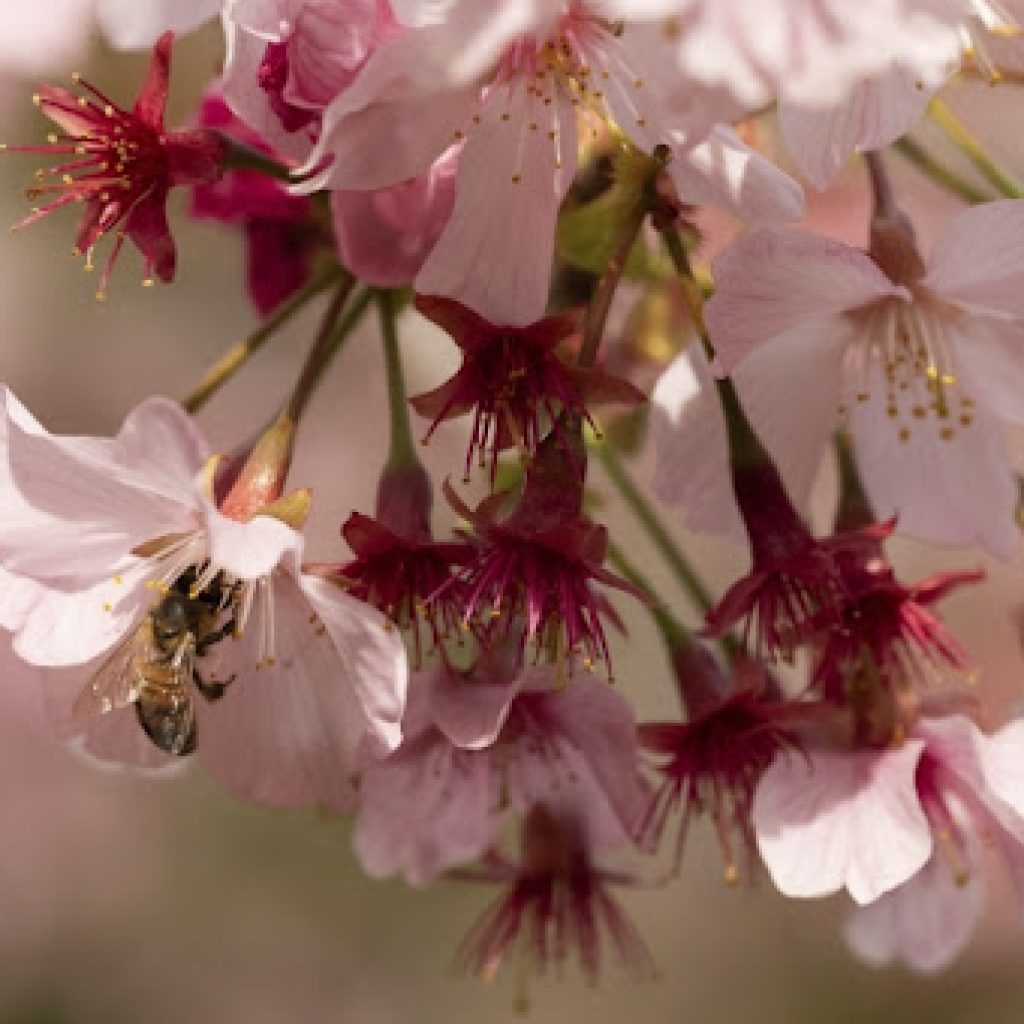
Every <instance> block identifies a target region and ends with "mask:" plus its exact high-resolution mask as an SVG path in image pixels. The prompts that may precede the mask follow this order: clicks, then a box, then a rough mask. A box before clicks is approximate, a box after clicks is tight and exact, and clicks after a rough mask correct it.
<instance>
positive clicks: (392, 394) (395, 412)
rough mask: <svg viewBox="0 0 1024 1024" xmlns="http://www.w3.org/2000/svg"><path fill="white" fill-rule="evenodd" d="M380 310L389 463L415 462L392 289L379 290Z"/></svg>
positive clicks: (398, 464)
mask: <svg viewBox="0 0 1024 1024" xmlns="http://www.w3.org/2000/svg"><path fill="white" fill-rule="evenodd" d="M377 306H378V309H379V311H380V326H381V337H382V339H383V342H384V366H385V369H386V371H387V383H388V409H389V411H390V413H391V447H390V449H389V452H388V464H389V465H390V466H393V467H397V466H413V465H416V464H417V463H418V462H419V459H418V458H417V456H416V445H415V443H414V442H413V439H412V426H411V424H410V422H409V403H408V398H407V396H406V390H405V375H404V373H403V372H402V353H401V350H400V349H399V347H398V327H397V317H396V309H395V295H394V293H393V292H391V291H385V290H382V291H379V292H377Z"/></svg>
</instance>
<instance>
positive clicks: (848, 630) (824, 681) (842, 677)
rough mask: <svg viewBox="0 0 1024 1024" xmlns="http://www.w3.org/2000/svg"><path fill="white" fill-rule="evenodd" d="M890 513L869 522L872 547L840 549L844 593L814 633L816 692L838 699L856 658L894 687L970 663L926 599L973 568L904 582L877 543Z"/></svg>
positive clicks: (886, 532) (939, 595) (967, 578)
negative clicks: (830, 619)
mask: <svg viewBox="0 0 1024 1024" xmlns="http://www.w3.org/2000/svg"><path fill="white" fill-rule="evenodd" d="M895 528H896V523H895V521H892V520H890V521H889V522H888V523H879V524H877V525H876V526H875V527H873V528H872V532H873V534H874V536H875V537H876V539H877V547H876V550H874V551H871V550H868V551H860V552H855V553H845V554H841V555H840V556H839V558H838V565H839V571H840V574H841V576H842V580H843V590H844V592H845V596H844V598H843V600H842V601H841V603H840V606H839V608H840V615H839V619H838V621H836V622H834V623H832V624H831V625H830V626H829V627H828V629H827V630H826V631H825V632H824V633H823V634H822V635H821V636H820V637H819V638H818V641H817V650H816V665H815V669H814V676H813V678H814V684H815V685H816V686H818V687H820V689H821V691H822V693H823V695H824V696H825V697H827V698H831V699H833V700H837V699H841V698H842V696H843V693H844V691H845V688H846V684H847V682H848V681H849V679H850V676H851V674H856V673H857V671H858V669H859V667H860V666H862V665H863V659H864V657H865V656H868V657H869V658H870V660H871V670H872V671H877V672H878V674H879V676H880V678H881V679H882V680H884V681H885V682H886V684H887V685H889V686H891V687H893V688H897V689H898V688H900V687H902V686H904V685H906V684H907V683H909V684H918V685H920V684H922V683H925V682H927V681H929V680H931V679H933V678H935V677H939V678H941V677H942V675H943V673H944V672H945V671H946V670H948V671H950V672H952V673H953V674H954V675H956V676H959V677H963V676H966V675H967V674H968V673H969V671H970V667H971V664H970V659H969V657H968V654H967V652H966V650H964V648H963V646H962V645H961V644H960V643H959V641H958V640H957V639H956V637H954V636H953V635H952V634H951V633H950V632H949V630H948V629H947V628H946V627H945V625H943V623H942V620H941V619H939V618H938V617H937V616H936V615H934V614H933V613H932V612H931V611H930V610H929V606H930V605H933V604H935V603H936V602H938V601H941V600H942V599H943V598H945V597H946V596H948V595H949V593H950V592H951V591H953V590H955V589H956V588H957V587H961V586H965V585H967V584H971V583H979V582H980V581H981V580H982V579H984V577H985V574H984V572H982V571H980V570H975V571H960V572H946V573H937V574H936V575H934V576H932V577H930V578H928V579H924V580H919V581H918V582H916V583H911V584H904V583H901V582H900V581H899V580H898V579H897V577H896V573H895V570H894V569H893V567H892V565H891V564H890V563H889V561H888V559H887V558H886V557H885V554H884V552H883V550H882V544H883V543H884V542H885V541H886V540H887V539H888V538H889V536H890V535H891V534H892V531H893V530H894V529H895Z"/></svg>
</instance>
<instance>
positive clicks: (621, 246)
mask: <svg viewBox="0 0 1024 1024" xmlns="http://www.w3.org/2000/svg"><path fill="white" fill-rule="evenodd" d="M646 216H647V205H646V204H645V203H640V204H638V205H637V207H636V209H635V210H634V211H633V216H631V217H630V218H629V220H628V221H627V222H626V225H625V227H624V229H623V232H622V236H621V238H620V239H619V242H618V245H617V246H616V247H615V252H614V253H613V254H612V258H611V261H610V262H609V264H608V266H607V267H606V268H605V271H604V273H603V274H602V275H601V280H600V281H599V282H598V284H597V288H596V289H595V290H594V295H593V297H592V298H591V300H590V305H588V306H587V315H586V317H585V318H584V321H583V342H582V344H581V346H580V354H579V365H580V366H593V365H594V362H595V361H596V360H597V350H598V348H599V347H600V345H601V339H602V338H603V337H604V328H605V324H607V322H608V311H609V310H610V309H611V306H612V299H613V298H614V297H615V292H616V290H617V289H618V287H619V282H620V281H621V280H622V274H623V271H625V269H626V263H627V262H628V261H629V254H630V253H631V252H632V251H633V246H634V245H635V244H636V239H637V236H638V235H639V234H640V229H641V228H642V227H643V223H644V219H645V218H646Z"/></svg>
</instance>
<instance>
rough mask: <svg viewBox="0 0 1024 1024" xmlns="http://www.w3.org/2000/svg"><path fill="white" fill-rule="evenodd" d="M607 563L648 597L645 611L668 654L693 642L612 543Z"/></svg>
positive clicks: (646, 580)
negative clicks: (652, 621)
mask: <svg viewBox="0 0 1024 1024" xmlns="http://www.w3.org/2000/svg"><path fill="white" fill-rule="evenodd" d="M608 561H609V562H611V564H612V565H613V566H615V568H616V569H617V570H618V571H619V573H620V575H622V576H624V577H625V578H626V579H627V580H629V582H630V583H632V584H633V585H634V586H635V587H639V589H640V590H642V591H643V592H644V593H645V594H647V595H648V597H650V599H651V601H650V604H649V605H648V606H647V609H648V611H649V612H650V613H651V618H652V619H654V624H655V625H656V626H657V627H658V632H659V633H660V634H661V638H662V640H664V642H665V646H666V647H667V648H668V650H669V652H670V653H673V652H675V651H679V650H683V649H684V648H686V647H688V646H689V645H690V644H691V643H692V642H693V636H692V634H691V633H690V631H689V630H688V629H687V628H686V627H685V626H684V625H683V624H682V623H681V622H680V621H679V620H678V619H677V618H676V617H675V616H674V615H673V614H672V613H671V612H670V611H669V609H668V605H667V604H666V603H665V602H664V601H663V600H662V599H661V598H660V597H659V596H658V592H657V591H656V590H655V589H654V587H653V586H652V585H651V582H650V580H648V579H647V577H646V576H644V574H643V573H642V572H641V571H640V570H639V569H638V568H637V567H636V565H635V564H634V563H633V561H632V560H631V559H630V558H629V556H628V555H627V554H626V553H625V552H624V551H623V550H622V548H621V547H619V545H618V544H616V543H614V542H612V543H611V544H609V545H608Z"/></svg>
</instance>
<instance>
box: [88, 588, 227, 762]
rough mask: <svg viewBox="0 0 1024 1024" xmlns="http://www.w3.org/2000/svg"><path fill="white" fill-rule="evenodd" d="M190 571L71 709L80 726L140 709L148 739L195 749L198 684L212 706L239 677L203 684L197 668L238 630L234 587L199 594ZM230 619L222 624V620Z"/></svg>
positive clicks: (179, 749) (175, 750)
mask: <svg viewBox="0 0 1024 1024" xmlns="http://www.w3.org/2000/svg"><path fill="white" fill-rule="evenodd" d="M196 579H197V574H196V571H195V570H194V569H190V570H189V571H188V572H187V573H185V574H184V575H183V576H181V577H180V578H179V579H178V580H177V581H175V583H174V584H173V585H172V586H171V587H170V589H169V590H168V591H167V592H166V593H165V594H164V595H163V597H161V599H160V600H159V601H158V602H157V603H156V604H155V605H154V606H153V607H152V608H151V609H150V611H149V612H148V614H147V615H146V617H145V618H144V619H143V620H142V622H141V623H140V624H139V626H138V628H137V629H136V630H135V631H134V632H133V633H131V634H130V635H129V636H128V637H127V638H126V639H125V640H123V641H122V642H121V643H120V644H118V646H117V647H116V648H115V649H114V651H113V653H112V654H111V655H110V656H109V657H108V658H107V660H106V661H105V662H104V663H103V664H102V665H101V666H100V667H99V669H98V670H97V671H96V673H95V674H94V675H93V676H92V678H91V679H90V680H89V682H88V683H87V684H86V685H85V687H84V689H83V690H82V692H81V693H79V695H78V697H77V698H76V699H75V703H74V705H73V706H72V715H73V717H74V719H75V721H77V722H79V723H82V722H84V721H87V720H88V719H89V718H91V717H93V716H94V715H105V714H109V713H110V712H111V711H116V710H118V709H119V708H124V707H127V706H128V705H129V704H134V705H135V715H136V717H137V718H138V720H139V725H141V726H142V729H143V731H144V732H145V733H146V735H147V736H148V737H149V738H150V739H151V740H152V741H153V743H154V744H156V746H157V747H159V748H160V749H161V750H163V751H165V752H166V753H168V754H176V755H185V754H191V753H192V752H193V751H194V750H195V749H196V713H195V705H194V703H193V700H192V687H193V686H194V687H195V688H196V689H197V690H198V691H199V692H200V693H201V694H202V695H203V697H205V698H206V699H207V700H208V701H215V700H219V699H220V698H221V697H223V696H224V693H225V691H226V690H227V688H228V686H229V685H230V684H231V683H232V682H233V681H234V676H232V677H231V678H230V679H226V680H206V679H204V678H203V676H202V675H201V674H200V672H199V669H198V668H197V667H196V664H195V662H196V658H197V657H203V656H204V655H205V654H207V653H208V652H209V650H210V648H212V647H213V646H214V645H215V644H217V643H219V642H220V641H221V640H223V639H224V638H225V637H227V636H230V635H231V634H232V633H233V632H234V628H235V620H234V617H233V616H232V615H231V614H230V611H229V609H230V606H231V604H232V601H233V599H234V596H235V595H234V588H232V587H230V586H225V585H224V583H223V582H222V580H221V578H220V577H219V576H218V577H217V578H215V579H214V580H213V582H212V583H210V584H209V585H208V586H207V587H206V588H205V589H204V590H202V591H200V592H199V593H196V592H195V590H194V588H195V584H196ZM225 618H226V620H227V621H224V622H221V621H220V620H221V619H225Z"/></svg>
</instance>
